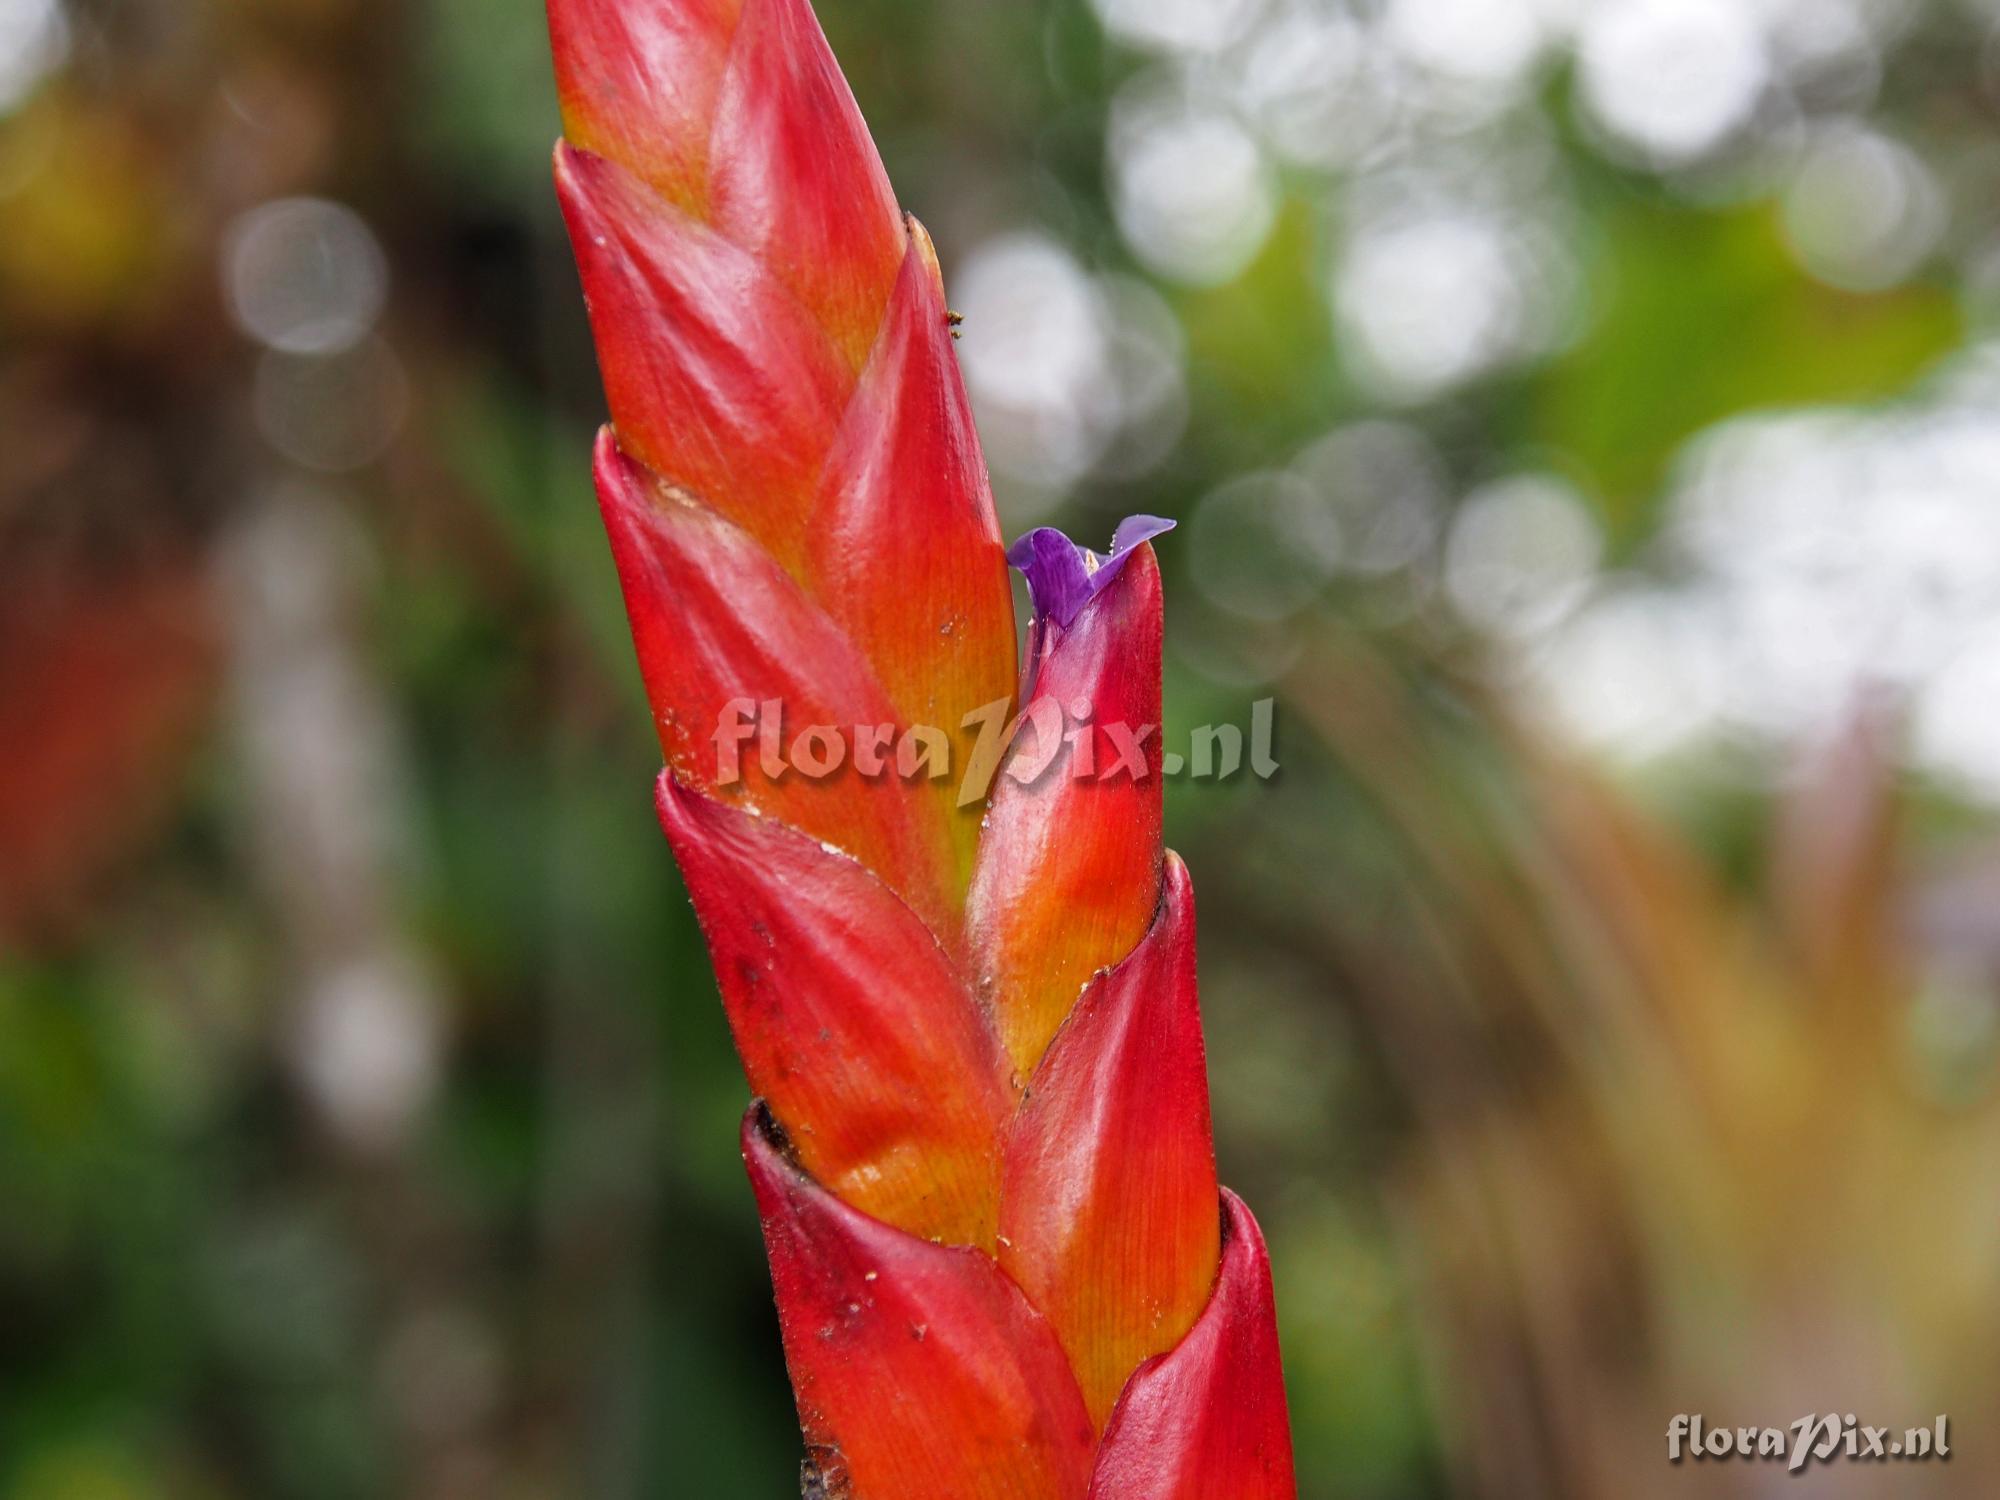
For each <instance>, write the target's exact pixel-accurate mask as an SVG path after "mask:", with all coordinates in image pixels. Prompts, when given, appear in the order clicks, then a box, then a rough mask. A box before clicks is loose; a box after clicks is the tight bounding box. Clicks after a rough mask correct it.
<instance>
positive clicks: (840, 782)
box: [550, 0, 1292, 1500]
mask: <svg viewBox="0 0 2000 1500" xmlns="http://www.w3.org/2000/svg"><path fill="white" fill-rule="evenodd" d="M550 16H551V32H552V36H553V38H554V42H555V55H556V66H557V74H558V80H559V83H560V87H561V94H562V100H563V110H564V119H565V124H566V129H567V132H568V136H569V143H568V144H567V145H565V146H563V147H561V148H559V150H558V153H557V168H556V175H557V183H558V189H559V191H560V194H561V197H562V201H563V207H564V211H565V214H566V215H567V218H568V221H569V225H570V230H571V235H572V238H573V240H574V242H575V245H576V251H577V260H578V264H579V266H580V268H581V270H582V275H583V284H584V291H585V294H586V297H587V299H588V301H589V305H590V311H591V321H592V327H593V329H594V331H595V333H596V336H597V341H598V348H599V354H600V359H601V362H602V365H603V370H604V378H605V387H606V391H607V394H608V396H609V399H610V405H611V414H612V421H613V426H612V428H611V430H610V431H608V432H607V434H606V435H605V437H604V439H603V440H602V442H601V443H600V446H599V451H598V455H597V483H598V493H599V496H600V499H601V501H602V505H603V510H604V518H605V523H606V527H607V530H608V531H609V533H610V537H611V542H612V550H613V553H614V555H615V557H616V559H617V562H618V568H619V574H620V578H621V581H622V583H623V586H624V590H625V596H626V603H627V607H628V610H629V612H630V615H631V620H632V628H633V635H634V639H635V641H636V643H637V646H638V652H639V661H640V666H641V669H642V671H643V673H644V676H645V680H646V687H647V691H648V694H649V697H650V698H651V701H652V705H653V711H654V715H655V718H656V720H657V723H658V728H659V731H660V740H661V744H662V747H663V749H664V751H665V754H666V759H667V770H666V772H665V773H664V774H663V775H662V776H661V778H660V784H659V814H660V819H661V822H662V824H663V826H664V827H665V829H666V831H667V834H668V837H669V839H670V840H671V842H672V844H673V847H674V851H675V854H676V856H677V857H678V858H679V860H680V863H681V868H682V871H683V874H684V875H685V877H686V880H687V884H688V888H689V891H690V892H691V894H692V895H693V897H694V902H695V907H696V911H697V914H698V916H699V917H700V920H701V924H702V929H703V932H704V934H705V935H706V937H707V940H708V944H709V951H710V955H711V957H712V959H713V961H714V964H715V968H716V975H717V980H718V983H719V984H720V986H721V989H722V995H723V1001H724V1004H725V1006H726V1007H727V1009H728V1012H729V1019H730V1024H731V1027H732V1029H733V1031H734V1033H735V1037H736V1041H737V1047H738V1050H739V1051H740V1053H741V1054H742V1057H743V1061H744V1066H745V1069H746V1071H747V1072H748V1074H749V1078H750V1082H751V1086H752V1088H753V1090H754V1091H755V1093H756V1094H757V1096H758V1099H759V1102H758V1103H757V1104H756V1105H755V1106H753V1108H752V1112H751V1115H750V1118H749V1120H748V1121H747V1122H746V1125H745V1133H744V1152H745V1159H746V1161H747V1163H748V1165H749V1168H750V1175H751V1181H752V1184H753V1186H754V1188H755V1189H756V1196H757V1201H758V1206H759V1209H760V1212H761V1213H762V1215H763V1221H764V1230H765V1238H766V1243H767V1246H768V1248H769V1251H770V1256H771V1266H772V1279H773V1282H774V1284H775V1287H776V1290H777V1297H778V1308H779V1314H780V1321H781V1324H782V1326H783V1330H784V1336H785V1349H786V1356H787V1360H788V1362H789V1364H790V1367H791V1372H792V1379H793V1384H794V1387H795V1389H796V1392H797V1395H798V1401H799V1413H800V1418H801V1421H802V1424H803V1426H804V1428H805V1433H806V1439H807V1444H808V1460H807V1467H808V1479H809V1486H808V1488H809V1489H810V1490H812V1492H814V1493H825V1494H831V1495H841V1496H845V1497H848V1500H962V1497H972V1500H1086V1496H1090V1497H1098V1500H1111V1497H1114V1496H1115V1497H1134V1500H1170V1497H1189V1500H1193V1497H1203V1500H1267V1497H1268V1500H1283V1497H1286V1496H1289V1495H1290V1494H1291V1493H1292V1480H1291V1455H1290V1438H1289V1433H1288V1430H1287V1427H1286V1418H1285V1408H1284V1395H1283V1387H1282V1380H1281V1377H1280V1372H1279V1366H1278V1354H1277V1338H1276V1332H1275V1322H1274V1316H1273V1313H1272V1303H1271V1292H1270V1269H1269V1264H1268V1262H1267V1260H1266V1259H1265V1257H1264V1254H1263V1247H1262V1241H1261V1239H1260V1238H1259V1237H1258V1234H1257V1230H1256V1226H1255V1224H1254V1223H1253V1222H1252V1220H1251V1219H1250V1216H1249V1213H1248V1211H1247V1210H1245V1209H1244V1208H1243V1207H1242V1205H1241V1204H1240V1203H1238V1202H1237V1201H1236V1200H1235V1199H1234V1198H1233V1197H1230V1196H1229V1195H1227V1194H1224V1193H1221V1192H1220V1191H1219V1189H1218V1188H1217V1185H1216V1179H1215V1163H1214V1156H1213V1151H1212V1147H1211V1144H1210V1138H1209V1110H1208V1084H1207V1074H1206V1067H1205V1063H1204V1060H1203V1050H1202V1036H1201V1025H1200V1017H1199V1013H1198V1010H1197V1006H1196V991H1195V972H1194V964H1195V947H1194V909H1193V901H1192V894H1191V891H1190V888H1189V882H1188V877H1187V872H1186V870H1185V869H1184V868H1183V867H1182V866H1181V864H1180V862H1179V861H1178V860H1176V859H1173V858H1172V857H1171V856H1168V855H1166V854H1164V852H1163V850H1162V848H1161V844H1160V823H1161V795H1160V774H1161V747H1160V740H1159V729H1158V725H1159V722H1160V643H1161V633H1162V632H1161V622H1162V600H1161V592H1160V576H1159V569H1158V566H1157V563H1156V561H1155V559H1154V557H1153V555H1152V550H1151V547H1150V546H1149V545H1148V541H1147V539H1148V538H1150V537H1152V536H1155V535H1157V534H1158V533H1159V531H1161V530H1162V529H1164V527H1165V525H1166V523H1164V522H1156V521H1152V520H1151V519H1150V518H1136V519H1135V520H1134V521H1133V522H1131V523H1128V525H1127V526H1125V527H1122V528H1121V529H1120V533H1119V536H1118V538H1117V539H1116V542H1115V545H1114V548H1113V551H1112V553H1111V554H1110V555H1109V556H1108V557H1098V556H1097V555H1095V554H1091V553H1086V552H1084V551H1083V550H1082V549H1077V548H1073V547H1072V546H1071V545H1070V544H1069V543H1068V541H1067V540H1066V539H1065V538H1062V537H1061V536H1060V535H1059V534H1057V533H1052V532H1041V533H1037V534H1035V536H1033V537H1031V538H1029V539H1028V540H1027V541H1026V542H1024V544H1023V548H1022V550H1020V551H1019V552H1018V553H1017V560H1018V561H1020V562H1021V565H1022V566H1023V568H1024V570H1025V571H1027V573H1028V575H1029V581H1030V589H1031V593H1032V594H1033V597H1034V599H1035V601H1036V605H1037V611H1038V613H1037V619H1036V621H1035V626H1034V629H1033V631H1032V634H1031V639H1032V642H1033V645H1032V648H1031V653H1030V656H1031V659H1030V661H1029V663H1028V671H1027V673H1026V675H1025V679H1023V675H1022V673H1021V672H1020V671H1019V669H1018V666H1017V662H1016V653H1015V624H1014V612H1013V601H1012V592H1011V588H1010V585H1009V582H1008V578H1007V571H1006V568H1007V559H1006V555H1005V554H1004V553H1003V551H1002V548H1001V541H1000V534H999V529H998V525H997V523H996V521H995V518H994V512H993V502H992V497H991V494H990V492H989V490H988V486H987V482H986V474H985V468H984V465H983V463H982V461H981V459H980V456H979V446H978V440H977V437H976V434H975V433H974V431H973V426H972V421H971V417H970V412H969V409H968V406H967V402H966V397H965V391H964V387H963V385H962V383H961V381H960V378H959V374H958V369H957V365H956V362H955V360H954V359H953V357H952V346H951V337H950V317H949V314H948V313H947V311H946V308H945V302H944V292H943V285H942V280H941V278H940V276H939V272H938V266H937V258H936V255H935V253H934V252H933V250H932V248H931V244H930V241H929V238H928V237H927V236H926V235H925V234H924V232H923V230H922V228H921V227H920V226H918V225H917V224H916V222H915V221H914V220H906V219H904V218H903V217H902V216H901V215H900V214H899V213H898V211H897V209H896V206H895V203H894V200H893V198H892V197H891V195H890V192H889V187H888V183H887V180H886V178H885V177H884V175H883V172H882V168H881V164H880V162H879V160H878V159H877V157H876V155H875V151H874V147H873V145H872V144H871V142H870V141H869V138H868V134H867V131H866V129H865V127H864V126H863V124H862V122H861V117H860V114H859V112H858V111H857V110H856V108H855V106H854V102H853V99H852V98H851V97H850V96H849V94H848V92H847V88H846V85H845V83H844V82H843V81H842V79H841V77H840V74H839V71H838V69H837V68H836V67H835V65H834V62H833V59H832V56H831V54H830V52H829V51H828V49H827V47H826V43H825V40H824V39H823V37H822V36H821V35H820V32H819V28H818V26H817V24H816V23H815V21H814V20H813V18H812V14H811V12H810V10H809V9H808V8H807V6H806V5H805V4H804V0H741V3H734V0H551V5H550ZM974 336H977V331H976V330H975V331H974ZM1023 694H1024V695H1025V697H1024V702H1023V705H1022V707H1023V712H1022V715H1021V721H1020V725H1019V727H1018V728H1017V730H1016V731H1015V732H1014V736H1013V739H1012V742H1011V743H1010V744H1008V745H1006V746H1005V747H1004V753H1001V754H998V755H994V754H991V753H989V754H988V755H987V756H986V758H985V760H984V761H982V758H981V757H980V756H979V755H976V754H975V753H974V752H975V749H977V748H981V747H982V746H983V748H984V749H985V750H987V751H988V752H992V751H993V750H995V749H996V748H998V747H996V746H995V745H994V744H992V743H990V742H983V741H981V739H980V737H979V735H978V728H979V726H980V725H981V724H982V723H991V724H992V725H993V726H994V727H998V726H1000V725H1004V724H1006V723H1007V722H1008V720H1009V719H1010V718H1011V716H1012V714H1013V711H1014V708H1015V700H1016V698H1017V696H1021V695H1023ZM746 709H752V710H755V712H756V714H757V715H758V718H759V722H757V723H756V724H755V725H754V727H744V725H743V719H742V716H743V713H744V711H745V710H746ZM732 725H735V726H737V727H736V728H734V729H732V727H731V726H732ZM817 728H824V729H825V730H827V731H829V732H830V733H831V734H832V735H833V736H834V737H835V738H836V739H843V738H844V737H852V736H859V735H861V734H863V733H868V734H872V735H873V736H874V743H875V745H876V746H877V749H878V757H877V764H876V766H875V768H874V769H872V770H870V769H868V768H866V767H864V765H863V763H862V759H861V757H860V756H859V755H855V757H854V758H853V759H851V760H843V761H842V763H841V764H840V765H839V766H838V767H837V768H836V769H832V770H828V769H827V768H826V767H825V766H821V767H818V768H817V769H819V770H821V771H825V772H826V774H812V771H813V769H814V768H808V767H801V766H798V765H793V764H791V763H790V759H789V758H790V756H791V753H792V751H793V748H794V746H793V736H794V735H795V734H798V733H800V732H801V731H805V730H809V729H817ZM911 742H914V743H917V744H920V745H924V746H927V747H928V750H927V754H929V755H932V756H934V758H931V759H911V760H909V761H908V762H907V763H903V764H901V765H900V766H899V765H897V764H894V763H893V762H894V761H895V757H894V755H893V753H892V754H891V755H890V757H889V760H890V761H891V762H892V764H890V765H889V766H888V768H887V770H886V771H885V770H884V769H883V768H882V765H881V764H880V756H879V750H880V749H881V748H884V747H889V746H905V745H907V744H908V743H911ZM846 748H847V749H849V750H853V749H855V748H856V747H855V746H854V745H853V743H852V742H851V740H847V741H846ZM995 760H997V762H998V766H997V769H998V775H997V778H995V779H993V781H992V785H991V786H990V788H989V787H988V786H987V785H986V784H985V778H987V777H989V776H991V775H992V773H993V772H994V771H995V769H996V767H995V765H994V764H993V763H991V762H993V761H995ZM933 773H936V774H933ZM815 1486H816V1488H815Z"/></svg>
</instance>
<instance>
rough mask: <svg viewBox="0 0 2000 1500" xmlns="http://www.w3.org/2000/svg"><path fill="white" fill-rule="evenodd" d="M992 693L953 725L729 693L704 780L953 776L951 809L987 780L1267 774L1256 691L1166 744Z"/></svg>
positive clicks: (1268, 753) (973, 796)
mask: <svg viewBox="0 0 2000 1500" xmlns="http://www.w3.org/2000/svg"><path fill="white" fill-rule="evenodd" d="M1011 708H1012V704H1011V703H1009V702H1007V701H1005V700H1002V701H1000V702H997V703H989V704H987V705H985V706H984V707H982V708H978V709H975V710H973V711H972V712H971V713H969V714H967V715H966V716H965V718H964V719H963V720H962V721H961V722H960V723H959V725H958V726H957V728H956V730H951V729H947V728H944V727H942V726H939V725H935V724H895V723H872V724H869V723H864V724H825V723H808V724H802V725H801V724H795V723H793V722H791V720H790V717H789V716H788V715H787V713H786V706H785V703H784V700H783V699H780V698H763V699H758V698H732V699H730V700H729V702H727V703H726V704H724V705H723V707H722V712H721V713H720V714H719V715H718V716H717V718H716V725H715V732H714V735H713V736H712V741H711V742H712V744H713V745H714V749H715V777H714V780H715V784H716V785H717V786H723V787H727V786H734V785H736V784H738V783H740V782H741V781H742V780H743V779H744V777H745V776H746V775H747V774H749V772H750V771H751V770H754V771H755V773H756V774H757V775H759V776H762V777H763V778H765V779H767V780H770V781H778V780H782V779H784V778H786V777H791V776H797V777H802V778H804V779H806V780H808V781H823V780H828V779H830V778H832V777H835V776H840V775H855V776H860V777H863V778H864V779H867V780H881V779H885V778H888V777H897V778H900V779H902V780H905V781H943V780H945V779H947V778H948V777H952V776H954V775H957V776H959V778H960V779H959V783H958V805H959V806H960V807H970V806H973V805H975V804H977V803H979V802H982V801H984V800H985V798H986V795H987V793H988V792H989V791H991V790H992V787H993V781H994V778H995V777H996V776H1005V777H1007V778H1008V779H1009V780H1011V781H1017V782H1019V783H1020V784H1022V785H1023V786H1034V785H1037V784H1039V783H1041V782H1043V781H1045V780H1046V779H1048V778H1050V777H1053V776H1064V777H1069V778H1071V779H1073V780H1077V781H1098V782H1114V781H1118V780H1120V779H1124V778H1129V779H1130V780H1132V781H1135V782H1144V781H1148V780H1150V779H1152V778H1153V777H1154V776H1156V775H1158V776H1165V777H1168V778H1185V779H1189V780H1195V781H1217V782H1223V781H1231V780H1234V779H1236V778H1237V777H1239V776H1242V775H1245V774H1248V775H1250V776H1254V777H1256V778H1257V779H1258V780H1260V781H1268V780H1270V779H1271V777H1273V776H1275V775H1276V774H1277V772H1278V760H1277V755H1276V750H1275V745H1276V724H1277V706H1276V703H1275V702H1274V700H1272V699H1270V698H1260V699H1258V700H1257V701H1256V702H1254V703H1252V704H1251V705H1250V706H1249V714H1248V719H1249V722H1248V724H1247V725H1245V724H1231V723H1215V724H1199V725H1196V726H1194V727H1193V728H1192V729H1190V730H1189V731H1188V732H1187V734H1186V735H1185V736H1184V738H1183V739H1182V740H1181V742H1180V743H1179V744H1177V745H1175V746H1172V747H1170V746H1168V745H1166V744H1165V743H1164V742H1163V740H1162V737H1161V736H1162V730H1161V726H1159V725H1157V724H1132V723H1127V722H1125V721H1123V720H1116V719H1113V720H1106V721H1102V722H1100V721H1098V720H1096V719H1095V718H1094V717H1093V716H1092V713H1091V709H1090V705H1089V704H1088V703H1082V702H1079V703H1075V704H1067V705H1066V704H1063V703H1060V702H1058V701H1056V700H1055V699H1053V698H1048V697H1043V698H1038V699H1037V700H1036V701H1035V702H1034V704H1033V705H1032V706H1031V707H1029V708H1028V709H1027V710H1025V711H1024V712H1022V713H1020V714H1018V715H1012V716H1010V712H1009V711H1010V709H1011Z"/></svg>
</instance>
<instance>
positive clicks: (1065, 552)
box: [1007, 516, 1174, 630]
mask: <svg viewBox="0 0 2000 1500" xmlns="http://www.w3.org/2000/svg"><path fill="white" fill-rule="evenodd" d="M1173 529H1174V523H1173V522H1172V521H1169V520H1165V519H1163V518H1162V517H1159V516H1128V517H1126V518H1125V519H1124V520H1123V521H1121V522H1119V523H1118V530H1117V531H1116V532H1115V533H1114V534H1113V536H1112V538H1111V551H1110V552H1109V553H1108V554H1107V553H1099V552H1093V551H1091V550H1090V549H1089V548H1088V547H1079V546H1078V545H1077V544H1076V543H1075V542H1072V541H1071V540H1070V539H1069V538H1068V537H1067V536H1065V535H1063V533H1062V532H1060V531H1058V530H1056V529H1055V528H1054V527H1053V526H1043V527H1040V528H1038V529H1037V530H1034V531H1031V532H1029V533H1028V534H1027V535H1026V536H1024V537H1022V538H1021V539H1020V540H1019V541H1018V542H1016V543H1014V545H1013V546H1012V547H1010V548H1009V549H1008V551H1007V561H1008V562H1010V563H1012V564H1013V565H1014V566H1015V567H1016V568H1019V569H1020V570H1021V572H1022V574H1023V575H1024V576H1025V577H1026V578H1027V580H1028V596H1029V597H1030V598H1031V599H1033V600H1034V602H1035V618H1036V623H1037V624H1040V623H1041V622H1042V621H1044V620H1052V621H1054V622H1055V624H1056V625H1057V626H1058V627H1059V628H1061V629H1063V630H1067V629H1069V627H1070V625H1071V624H1072V623H1073V622H1074V621H1075V619H1076V617H1077V615H1079V614H1080V613H1082V611H1083V607H1084V605H1086V604H1088V603H1089V602H1090V601H1091V600H1092V599H1094V598H1096V597H1097V595H1098V593H1099V591H1100V590H1102V589H1104V588H1105V587H1106V586H1107V585H1108V584H1109V583H1110V582H1111V580H1112V579H1114V578H1116V577H1117V576H1118V574H1119V573H1120V572H1121V571H1123V569H1124V566H1125V559H1126V558H1128V557H1130V556H1131V555H1132V549H1133V548H1135V547H1137V546H1138V545H1139V544H1140V543H1141V542H1149V541H1151V540H1152V539H1153V538H1154V537H1156V536H1161V535H1164V534H1165V533H1167V532H1169V531H1172V530H1173Z"/></svg>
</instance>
